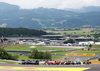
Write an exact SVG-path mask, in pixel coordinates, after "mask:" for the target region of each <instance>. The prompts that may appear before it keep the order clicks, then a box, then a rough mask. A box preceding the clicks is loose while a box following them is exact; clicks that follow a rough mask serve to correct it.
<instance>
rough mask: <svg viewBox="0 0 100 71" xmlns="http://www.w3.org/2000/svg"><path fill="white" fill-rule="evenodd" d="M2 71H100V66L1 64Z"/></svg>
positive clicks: (0, 69)
mask: <svg viewBox="0 0 100 71" xmlns="http://www.w3.org/2000/svg"><path fill="white" fill-rule="evenodd" d="M0 71H100V65H16V64H0Z"/></svg>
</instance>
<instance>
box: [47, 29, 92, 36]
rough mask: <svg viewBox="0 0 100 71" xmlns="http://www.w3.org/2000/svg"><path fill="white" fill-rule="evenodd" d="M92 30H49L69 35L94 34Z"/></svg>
mask: <svg viewBox="0 0 100 71" xmlns="http://www.w3.org/2000/svg"><path fill="white" fill-rule="evenodd" d="M91 31H92V30H78V31H47V32H48V33H55V34H61V35H63V34H67V35H75V34H76V35H79V36H80V35H84V36H86V35H88V34H93V33H94V32H91Z"/></svg>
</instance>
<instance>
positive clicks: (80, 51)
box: [75, 50, 98, 53]
mask: <svg viewBox="0 0 100 71" xmlns="http://www.w3.org/2000/svg"><path fill="white" fill-rule="evenodd" d="M96 52H98V51H93V50H90V51H87V50H84V51H82V50H78V51H76V52H75V53H96Z"/></svg>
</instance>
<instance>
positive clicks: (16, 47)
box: [4, 44, 31, 51]
mask: <svg viewBox="0 0 100 71" xmlns="http://www.w3.org/2000/svg"><path fill="white" fill-rule="evenodd" d="M30 46H31V45H24V44H23V45H22V44H20V45H19V44H11V45H7V46H6V47H5V48H4V49H5V50H13V51H27V50H30V49H31V48H30Z"/></svg>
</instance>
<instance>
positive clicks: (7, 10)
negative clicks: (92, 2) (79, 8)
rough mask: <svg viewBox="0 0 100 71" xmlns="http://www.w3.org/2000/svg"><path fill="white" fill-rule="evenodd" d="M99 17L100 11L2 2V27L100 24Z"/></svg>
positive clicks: (62, 26)
mask: <svg viewBox="0 0 100 71" xmlns="http://www.w3.org/2000/svg"><path fill="white" fill-rule="evenodd" d="M99 19H100V11H89V12H82V13H81V12H74V11H69V10H59V9H52V8H51V9H48V8H37V9H20V8H19V7H18V6H16V5H10V4H7V3H2V2H1V3H0V27H13V28H14V27H15V28H18V27H24V28H34V29H42V28H73V27H74V28H75V27H81V26H84V25H91V26H100V20H99Z"/></svg>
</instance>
